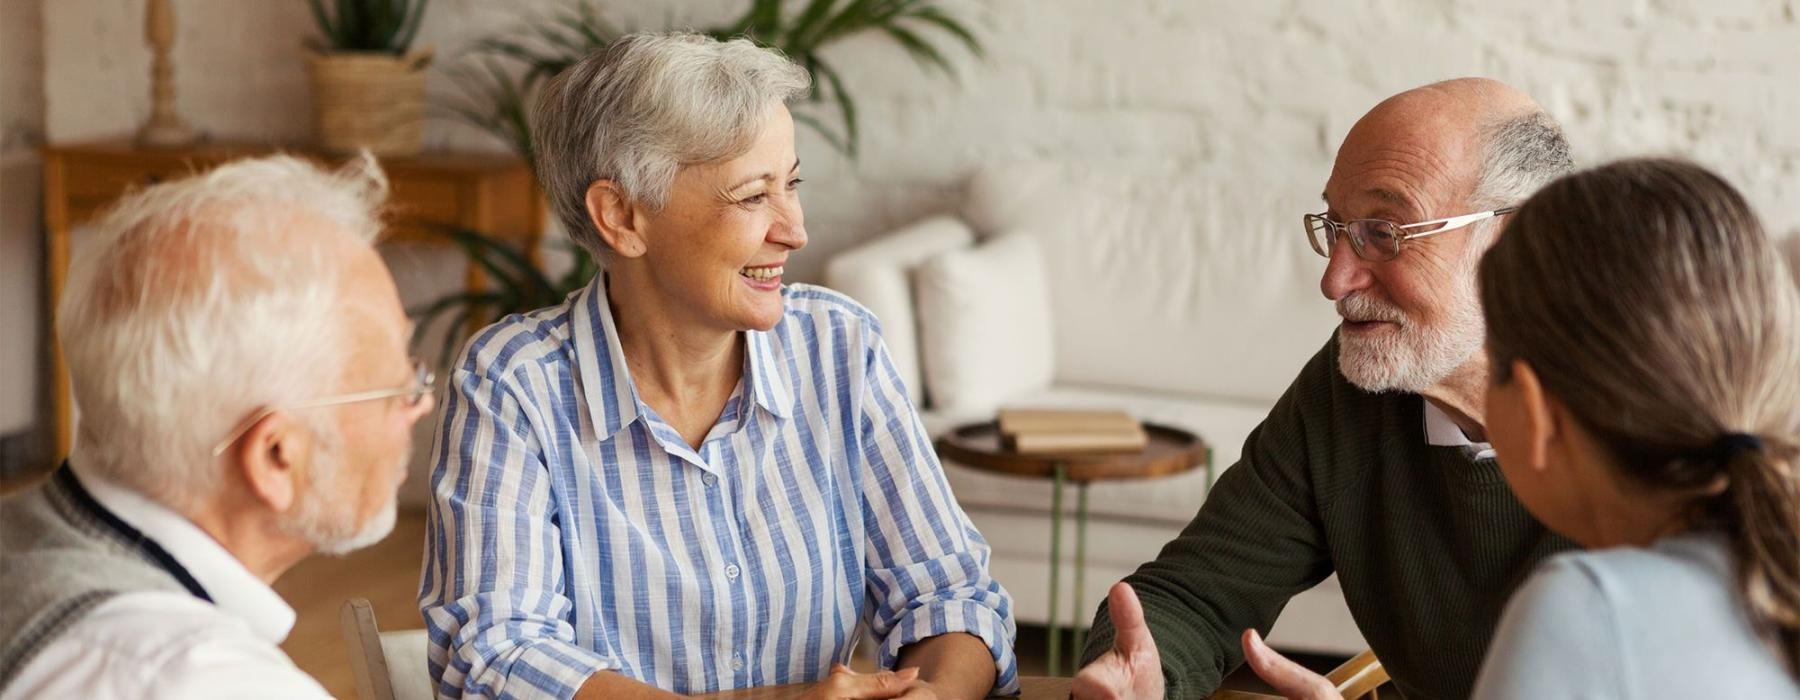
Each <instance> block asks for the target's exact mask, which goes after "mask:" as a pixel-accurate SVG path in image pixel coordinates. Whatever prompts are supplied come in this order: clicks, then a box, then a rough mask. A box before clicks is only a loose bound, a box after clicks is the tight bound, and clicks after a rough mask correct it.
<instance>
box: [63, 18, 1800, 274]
mask: <svg viewBox="0 0 1800 700" xmlns="http://www.w3.org/2000/svg"><path fill="white" fill-rule="evenodd" d="M564 2H565V0H530V1H528V2H499V1H498V0H437V1H436V2H434V3H433V6H432V9H431V14H430V15H429V17H428V21H427V26H426V27H425V30H424V32H423V36H424V40H425V41H428V42H431V43H434V44H436V45H437V46H438V47H439V50H440V54H443V53H448V52H449V51H450V50H451V49H454V48H455V47H456V46H458V45H460V44H462V43H463V42H465V41H466V40H467V39H468V38H470V37H473V36H480V35H483V34H485V33H487V32H490V31H492V30H493V29H494V28H497V27H504V26H507V25H508V24H509V23H510V22H512V21H513V18H515V17H521V16H529V15H530V14H532V13H542V12H546V11H548V10H549V9H551V8H556V7H560V6H562V5H563V3H564ZM174 4H175V7H176V10H177V13H178V17H179V20H180V27H181V36H180V39H179V50H178V52H177V54H178V55H177V61H178V70H179V71H180V74H179V88H180V94H181V99H182V105H183V109H184V112H185V113H186V115H187V116H188V117H189V118H190V120H191V121H193V122H194V123H196V124H197V125H199V126H202V127H204V128H206V129H208V130H210V131H212V132H213V133H215V134H218V135H220V136H225V137H239V138H255V137H265V138H266V137H274V138H283V139H301V138H304V137H305V136H306V134H307V131H308V127H307V123H306V111H307V104H308V99H309V98H308V96H307V94H306V87H305V83H304V75H303V73H302V71H301V67H300V62H299V59H298V46H299V45H300V42H301V41H302V39H303V38H304V37H306V36H308V34H309V33H310V31H311V27H310V21H309V19H308V18H307V16H306V11H305V9H304V4H303V3H300V2H297V1H296V2H244V1H243V0H175V3H174ZM602 4H603V5H605V6H607V7H608V11H609V12H611V13H613V14H612V15H611V16H614V17H617V18H619V19H620V20H621V21H622V23H624V24H626V25H628V26H638V27H646V28H650V27H661V26H665V22H666V21H668V20H673V21H674V22H675V23H677V24H680V23H690V22H702V23H711V22H712V21H714V20H716V19H718V18H721V17H726V16H730V15H732V14H733V12H734V11H735V8H737V7H739V6H741V3H740V2H738V1H737V0H683V1H679V2H678V1H676V0H668V1H666V2H661V3H622V2H603V3H602ZM140 6H141V3H137V2H123V1H116V2H78V3H76V2H50V3H46V6H45V20H46V28H47V38H46V53H47V58H48V68H47V79H46V81H45V82H46V85H47V86H48V90H49V95H48V123H49V129H50V136H51V138H52V139H55V140H71V139H78V138H89V137H93V136H99V135H106V134H120V133H124V132H126V131H127V130H129V129H130V128H131V127H132V126H133V125H134V124H136V123H137V121H138V120H139V119H141V117H142V115H143V114H144V112H145V111H146V110H147V109H148V99H147V97H146V95H145V89H144V87H143V86H144V81H145V78H144V77H143V76H144V66H145V64H146V62H147V60H148V58H147V51H146V50H145V49H143V48H142V41H141V39H140V34H141V24H140V22H141V19H140V17H141V14H140V13H141V9H140ZM958 6H959V7H961V8H963V9H964V10H965V12H966V14H967V15H968V16H970V17H972V18H973V19H974V21H975V22H976V24H978V25H979V26H980V30H981V34H982V35H983V36H984V37H986V40H987V44H988V46H989V54H988V57H987V59H986V60H985V61H982V62H979V63H976V62H973V61H966V62H965V64H964V66H963V70H962V71H961V76H960V80H959V81H958V82H955V83H952V82H949V81H945V80H943V79H941V78H938V77H935V76H931V75H926V74H923V73H921V72H920V71H919V70H917V69H916V68H915V66H914V64H913V63H912V62H911V61H910V60H909V59H907V58H905V57H904V56H903V55H902V54H901V53H900V52H899V51H898V50H897V49H895V48H894V47H893V46H891V45H890V44H888V43H886V42H885V41H883V40H879V39H873V38H870V39H863V40H856V41H852V42H850V43H847V44H844V45H841V46H839V47H837V48H836V49H835V51H834V55H835V56H836V57H837V59H838V60H839V61H840V62H841V67H842V70H843V72H844V73H845V75H846V77H847V78H848V79H849V80H850V82H851V84H852V85H854V86H855V91H856V94H857V95H858V97H859V98H860V102H859V106H860V107H861V109H862V112H863V115H864V121H863V127H864V133H865V143H864V147H865V152H864V156H863V158H862V160H861V161H860V162H859V163H855V164H851V163H847V162H845V161H843V160H842V159H841V158H839V157H838V156H837V155H836V154H835V153H833V152H831V151H830V150H829V149H827V148H826V147H825V146H824V145H823V144H822V143H821V142H820V141H818V140H817V139H814V138H811V137H803V143H802V144H801V150H802V154H801V155H802V158H803V159H805V160H806V162H807V164H808V167H807V168H806V170H807V171H808V176H809V177H808V179H809V182H808V185H807V194H806V204H807V211H808V214H809V216H808V222H809V224H810V225H809V226H808V229H809V231H810V232H811V234H812V246H811V248H810V249H809V250H808V252H807V253H806V254H803V255H802V256H801V257H800V258H799V261H798V264H797V265H796V266H795V267H796V268H797V272H798V273H799V275H801V276H802V277H806V278H811V277H814V276H815V275H816V272H817V270H818V269H819V265H820V263H821V261H822V260H823V258H824V257H825V256H826V255H828V254H829V253H830V252H832V251H834V250H838V249H841V248H843V247H844V246H846V245H849V244H851V243H853V242H855V241H858V240H861V239H863V238H865V237H868V236H871V235H874V234H877V233H879V232H881V231H884V230H886V229H888V228H889V227H891V226H894V225H896V224H899V223H902V222H905V221H908V220H911V219H914V218H917V217H919V216H922V215H924V214H928V213H932V212H934V211H939V210H945V209H949V208H952V207H954V206H955V204H956V198H957V192H958V191H959V183H960V181H961V179H962V178H963V177H964V176H966V175H967V173H968V172H969V171H970V170H971V169H972V168H974V167H976V166H977V165H979V164H981V163H985V162H990V161H995V160H1005V159H1010V158H1022V157H1040V156H1062V157H1069V158H1090V159H1092V158H1100V159H1109V160H1127V161H1130V160H1151V161H1162V160H1178V161H1184V162H1192V163H1195V164H1197V165H1199V166H1201V167H1202V168H1204V169H1205V170H1207V171H1209V172H1215V173H1217V175H1218V178H1219V179H1218V182H1219V186H1218V193H1219V206H1220V208H1221V210H1225V211H1229V212H1230V215H1229V216H1228V217H1224V219H1225V220H1227V221H1230V222H1232V223H1233V225H1239V226H1242V227H1244V228H1245V229H1246V232H1247V233H1268V234H1276V235H1295V240H1296V245H1298V244H1299V242H1298V240H1299V239H1298V236H1297V235H1296V234H1295V232H1294V229H1295V228H1296V227H1295V226H1294V225H1293V220H1294V219H1295V218H1297V215H1298V214H1299V213H1300V212H1302V211H1305V210H1309V209H1311V208H1313V206H1314V203H1315V201H1316V200H1317V192H1318V191H1319V188H1320V186H1321V185H1322V184H1323V180H1324V177H1325V175H1326V173H1327V171H1328V169H1329V166H1330V161H1331V157H1332V155H1333V152H1334V149H1335V148H1336V144H1337V141H1338V140H1339V139H1340V138H1342V136H1343V134H1344V132H1345V131H1347V130H1348V129H1349V127H1350V125H1351V123H1353V122H1354V121H1355V119H1356V118H1357V117H1358V116H1360V115H1361V114H1362V113H1363V112H1364V111H1365V110H1367V109H1368V108H1369V107H1370V106H1372V105H1373V104H1374V103H1375V102H1376V101H1378V100H1380V99H1381V98H1382V97H1384V96H1386V95H1389V94H1392V93H1394V92H1397V91H1399V90H1403V89H1405V88H1408V87H1412V86H1415V85H1418V84H1422V83H1425V82H1429V81H1432V80H1437V79H1441V78H1448V77H1454V76H1460V75H1486V76H1491V77H1495V78H1499V79H1501V80H1505V81H1508V82H1511V83H1513V84H1515V85H1517V86H1519V87H1520V88H1523V89H1524V90H1526V91H1527V92H1529V93H1531V94H1533V95H1534V96H1536V97H1537V98H1538V99H1539V100H1540V101H1542V102H1543V103H1544V105H1545V106H1546V107H1547V108H1548V109H1549V110H1550V112H1551V113H1552V114H1554V115H1555V116H1556V117H1558V118H1559V119H1561V120H1563V122H1564V123H1565V124H1566V125H1567V127H1568V129H1569V133H1570V137H1571V139H1572V141H1573V143H1574V146H1575V150H1576V154H1577V156H1578V157H1579V158H1580V160H1581V161H1583V162H1587V163H1592V162H1596V161H1598V160H1602V159H1605V158H1610V157H1616V156H1621V155H1626V154H1633V153H1683V154H1687V155H1690V156H1692V157H1694V158H1697V159H1699V160H1700V161H1702V162H1704V163H1707V164H1709V165H1711V166H1713V167H1716V168H1718V169H1720V170H1721V171H1723V172H1724V173H1725V174H1726V175H1727V176H1728V177H1729V178H1731V180H1732V181H1733V182H1734V183H1736V184H1737V185H1738V186H1739V187H1740V188H1742V189H1744V190H1745V192H1746V193H1747V194H1748V195H1749V196H1750V198H1751V200H1752V201H1753V202H1754V203H1755V204H1756V205H1757V206H1758V208H1759V210H1760V211H1761V212H1762V214H1763V216H1764V217H1765V218H1766V219H1767V220H1768V221H1769V223H1770V224H1771V226H1772V227H1773V228H1775V229H1777V230H1793V229H1795V228H1796V227H1800V21H1797V20H1796V15H1797V14H1800V2H1797V0H1534V1H1531V2H1526V1H1524V0H1374V1H1372V2H1327V1H1323V0H1313V1H1306V2H1302V1H1300V0H1230V1H1229V2H1227V1H1224V0H1106V1H1101V0H959V2H958ZM521 8H522V9H521ZM433 87H434V89H435V90H440V91H450V90H455V86H454V85H452V84H450V83H449V81H447V80H444V79H443V78H442V76H441V75H440V76H438V80H437V82H436V84H434V86H433ZM430 139H431V140H432V141H433V143H437V144H458V145H483V146H489V147H492V146H493V145H494V144H492V143H491V142H487V141H486V140H485V139H484V138H483V137H481V136H480V135H478V134H474V133H471V132H470V131H468V130H467V129H464V128H462V127H460V126H457V125H455V124H453V123H450V122H444V123H439V124H435V125H434V127H433V129H432V131H431V133H430ZM1251 205H1254V206H1251Z"/></svg>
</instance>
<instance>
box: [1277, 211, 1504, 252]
mask: <svg viewBox="0 0 1800 700" xmlns="http://www.w3.org/2000/svg"><path fill="white" fill-rule="evenodd" d="M1517 209H1518V207H1506V208H1503V209H1494V210H1491V211H1484V212H1477V213H1474V214H1464V215H1462V216H1452V217H1450V218H1448V219H1433V220H1431V221H1421V222H1419V223H1416V224H1396V223H1394V222H1392V221H1383V220H1381V219H1352V220H1350V221H1343V222H1339V221H1332V220H1331V219H1327V218H1325V215H1324V214H1307V215H1306V216H1305V217H1304V220H1305V222H1306V240H1307V241H1308V242H1310V243H1312V249H1313V252H1315V253H1318V254H1319V255H1321V256H1323V257H1327V258H1329V257H1331V249H1332V248H1335V247H1337V240H1338V237H1339V236H1342V235H1345V234H1348V235H1349V236H1350V249H1351V250H1353V251H1356V257H1359V258H1362V259H1364V260H1367V261H1369V262H1386V261H1389V260H1393V259H1394V258H1397V257H1400V248H1401V245H1402V244H1404V243H1405V242H1407V241H1410V240H1413V239H1415V238H1424V237H1426V236H1435V235H1437V234H1440V233H1446V232H1449V231H1455V230H1457V229H1459V228H1463V227H1465V226H1469V225H1471V224H1474V223H1477V222H1480V221H1486V220H1488V219H1492V218H1494V217H1496V216H1500V215H1502V214H1511V213H1513V212H1514V211H1516V210H1517Z"/></svg>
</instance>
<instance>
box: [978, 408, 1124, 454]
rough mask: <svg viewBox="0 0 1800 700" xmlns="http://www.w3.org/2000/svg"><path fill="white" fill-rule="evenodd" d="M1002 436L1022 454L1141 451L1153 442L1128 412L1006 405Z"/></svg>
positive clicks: (1002, 420)
mask: <svg viewBox="0 0 1800 700" xmlns="http://www.w3.org/2000/svg"><path fill="white" fill-rule="evenodd" d="M1000 435H1001V438H1002V439H1003V440H1005V442H1006V445H1007V446H1008V447H1010V448H1012V450H1013V451H1015V452H1018V453H1020V454H1042V453H1047V452H1050V453H1060V452H1137V451H1139V450H1142V449H1144V446H1145V445H1146V444H1148V442H1149V437H1148V436H1147V435H1145V434H1144V426H1143V424H1141V423H1139V422H1138V421H1137V419H1135V418H1132V417H1131V414H1129V413H1126V412H1124V411H1067V410H1052V409H1039V408H1003V409H1000Z"/></svg>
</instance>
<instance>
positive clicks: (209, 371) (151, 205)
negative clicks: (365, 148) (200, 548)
mask: <svg viewBox="0 0 1800 700" xmlns="http://www.w3.org/2000/svg"><path fill="white" fill-rule="evenodd" d="M386 193H387V180H386V178H385V177H384V176H383V175H382V173H381V170H380V168H379V167H378V166H377V165H376V164H375V162H374V160H373V159H372V158H370V157H368V156H367V155H366V154H365V155H364V156H363V157H361V158H360V159H357V160H355V161H353V162H352V163H351V164H349V165H347V166H345V167H344V168H343V169H342V170H340V171H338V172H337V173H327V172H325V171H323V170H320V169H319V168H318V167H316V166H314V165H311V164H309V163H307V162H305V161H302V160H299V159H296V158H292V157H288V156H274V157H268V158H259V159H253V160H241V161H237V162H234V163H230V164H226V165H222V166H219V167H218V168H216V169H214V170H212V171H211V172H208V173H205V174H203V175H197V176H194V177H189V178H185V179H182V180H177V181H173V182H168V183H164V184H160V185H156V186H153V187H150V188H147V189H144V190H143V191H140V192H137V193H135V194H132V195H130V196H128V197H126V198H125V199H123V200H121V201H120V202H119V203H118V204H117V205H115V206H114V207H113V209H112V210H111V211H109V212H108V213H107V214H106V215H105V216H104V217H103V218H102V219H100V221H99V222H98V223H97V224H95V225H94V230H93V232H92V234H93V235H92V239H91V243H90V244H88V245H87V246H85V250H83V252H82V254H81V255H80V256H79V257H78V258H77V259H76V261H75V263H74V265H72V266H71V268H70V280H69V283H68V285H67V292H66V294H65V295H64V296H63V298H62V300H61V304H60V306H59V308H58V311H57V318H56V330H57V334H58V336H59V338H60V339H61V342H62V350H63V356H64V357H65V358H66V359H67V361H68V366H69V377H70V382H71V384H72V388H73V394H74V398H75V404H76V406H77V407H78V409H79V410H80V422H79V428H78V430H77V433H76V436H75V446H74V449H73V454H72V456H71V457H72V459H74V460H76V461H78V462H80V463H81V465H82V467H83V468H84V469H91V470H93V471H94V472H95V473H96V474H97V475H99V476H102V477H104V478H106V479H108V480H109V481H112V482H114V483H117V484H120V485H122V486H126V487H128V488H132V489H135V490H137V491H139V492H141V493H143V494H144V495H146V496H149V497H151V498H153V499H156V500H158V501H161V502H163V503H165V504H167V505H169V506H171V507H174V508H176V509H178V510H186V509H188V508H191V507H193V506H194V505H196V504H197V503H200V502H202V501H203V500H204V499H205V498H208V497H210V496H211V495H213V494H215V493H216V492H217V490H218V488H219V485H220V478H221V471H222V470H221V469H220V467H219V466H218V462H219V460H218V459H216V458H214V457H213V456H212V446H213V445H214V444H215V443H216V442H217V441H219V440H220V439H222V438H223V437H225V435H226V434H227V433H228V432H230V431H231V430H232V428H234V427H235V426H236V425H237V424H239V423H240V422H241V421H243V420H245V419H247V418H249V417H250V415H251V414H253V413H254V412H255V411H257V410H259V409H260V408H262V407H267V406H278V405H282V404H285V403H290V402H293V401H298V400H302V399H306V398H312V397H314V396H317V395H318V394H319V393H320V392H321V387H336V386H337V385H338V384H339V383H340V382H341V377H342V374H343V370H344V360H343V341H344V335H345V332H344V321H343V319H342V318H341V316H342V314H341V310H340V308H339V299H338V296H339V292H338V280H339V278H338V273H337V268H338V265H339V260H338V259H337V258H336V255H337V252H336V251H341V250H342V246H343V242H342V240H341V239H340V240H336V241H334V240H331V236H328V235H321V234H320V230H321V229H322V228H323V229H335V230H336V231H340V232H342V233H343V234H345V235H349V236H351V237H353V238H354V239H355V240H356V241H358V242H361V243H362V244H363V245H372V244H373V241H374V240H375V238H376V236H377V235H378V234H379V233H380V231H381V222H380V216H379V209H380V206H381V203H382V201H383V200H384V199H385V197H386ZM326 391H329V389H326ZM308 424H309V425H310V426H311V427H313V428H314V430H315V432H316V433H318V435H319V439H320V440H321V442H322V443H324V444H322V445H321V447H322V448H328V447H329V445H330V443H331V442H332V441H333V440H334V439H335V435H336V431H335V430H332V429H330V427H329V422H328V421H324V420H322V419H316V418H315V419H313V420H312V421H310V422H309V423H308Z"/></svg>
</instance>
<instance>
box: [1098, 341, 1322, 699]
mask: <svg viewBox="0 0 1800 700" xmlns="http://www.w3.org/2000/svg"><path fill="white" fill-rule="evenodd" d="M1331 350H1332V348H1331V346H1330V345H1327V347H1326V348H1325V349H1324V350H1321V351H1320V352H1319V354H1318V355H1316V356H1315V357H1314V358H1313V359H1312V361H1311V362H1309V363H1308V364H1307V366H1306V368H1305V369H1304V370H1302V372H1301V374H1300V376H1299V377H1298V378H1297V379H1296V380H1295V381H1294V384H1293V385H1292V386H1290V387H1289V388H1288V390H1287V393H1286V394H1285V395H1283V396H1282V398H1281V399H1280V401H1278V402H1277V403H1276V404H1275V408H1274V409H1273V410H1271V411H1270V413H1269V415H1268V416H1267V417H1266V418H1264V419H1263V422H1262V424H1261V425H1258V426H1257V428H1256V429H1255V430H1254V431H1252V432H1251V433H1250V436H1249V437H1248V438H1247V439H1246V440H1245V441H1244V449H1243V453H1242V456H1241V457H1240V458H1239V460H1238V462H1237V464H1235V465H1233V466H1232V467H1231V468H1230V469H1228V470H1227V471H1226V472H1225V473H1224V475H1223V476H1221V477H1220V478H1219V481H1218V483H1217V484H1215V485H1214V486H1213V488H1212V491H1211V492H1210V493H1209V494H1207V499H1206V502H1205V504H1204V505H1203V506H1202V507H1201V508H1200V512H1199V513H1198V514H1197V515H1195V516H1194V519H1193V521H1192V522H1190V523H1188V525H1187V527H1186V528H1185V529H1184V530H1182V532H1181V534H1180V535H1179V536H1178V537H1176V538H1175V539H1174V540H1173V541H1171V542H1169V543H1168V544H1167V545H1165V546H1164V547H1163V549H1162V552H1161V553H1159V554H1158V555H1157V557H1156V559H1155V560H1153V561H1151V562H1149V563H1147V564H1144V565H1143V566H1141V567H1139V568H1138V570H1137V571H1136V572H1135V573H1133V574H1132V575H1130V576H1128V577H1126V578H1125V582H1126V583H1129V584H1131V586H1132V588H1133V589H1134V590H1135V591H1136V592H1137V594H1138V598H1139V599H1140V600H1141V601H1143V605H1144V615H1145V620H1146V622H1147V623H1148V624H1149V626H1150V631H1151V634H1152V635H1153V636H1154V637H1155V639H1156V645H1157V650H1158V652H1159V654H1160V655H1161V657H1162V664H1163V674H1164V676H1165V682H1166V684H1167V696H1168V697H1170V698H1189V697H1192V698H1200V697H1205V696H1206V695H1207V694H1209V693H1211V692H1212V691H1213V690H1214V689H1215V688H1217V687H1218V685H1219V682H1220V681H1221V680H1222V679H1223V678H1224V676H1225V675H1226V674H1227V673H1228V672H1229V671H1230V670H1232V669H1234V668H1236V667H1237V666H1238V664H1241V663H1243V660H1244V659H1243V649H1242V648H1241V647H1240V646H1239V644H1238V637H1239V635H1240V634H1241V633H1242V632H1243V630H1245V629H1247V628H1251V627H1254V628H1256V629H1257V630H1259V631H1260V632H1261V633H1263V634H1265V635H1266V634H1267V633H1268V631H1269V628H1270V627H1271V626H1272V625H1274V623H1275V618H1276V616H1278V615H1279V614H1280V613H1281V609H1282V608H1283V607H1284V606H1286V604H1287V601H1288V599H1289V598H1292V597H1293V596H1294V595H1295V594H1298V593H1300V592H1301V591H1304V590H1306V589H1308V588H1310V587H1312V586H1313V585H1315V584H1317V583H1318V582H1319V581H1322V580H1324V579H1325V577H1326V576H1329V575H1330V573H1331V563H1330V556H1329V553H1328V551H1327V549H1326V545H1325V538H1324V535H1323V528H1322V525H1321V522H1320V518H1319V514H1318V512H1317V510H1316V507H1315V506H1314V503H1315V499H1314V497H1313V493H1312V491H1313V486H1312V478H1311V475H1310V470H1309V464H1308V454H1307V448H1306V440H1305V436H1306V428H1307V425H1306V423H1307V420H1308V418H1309V416H1308V412H1309V411H1310V412H1312V413H1314V414H1322V415H1323V416H1325V417H1326V418H1328V416H1329V413H1330V406H1329V398H1328V396H1329V394H1330V382H1331V376H1332V373H1333V372H1335V371H1336V370H1335V367H1334V365H1335V358H1334V353H1332V351H1331ZM1112 642H1113V626H1112V622H1111V619H1110V618H1109V617H1108V611H1107V606H1106V604H1105V603H1102V604H1101V606H1100V610H1099V612H1098V613H1097V615H1096V616H1095V619H1094V625H1093V628H1092V632H1091V633H1090V635H1089V636H1088V642H1087V648H1086V649H1085V650H1084V651H1083V653H1082V663H1083V665H1085V664H1087V663H1089V662H1092V661H1093V660H1094V659H1095V658H1098V657H1099V656H1101V655H1102V654H1104V653H1106V651H1107V650H1109V649H1110V648H1111V647H1112Z"/></svg>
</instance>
